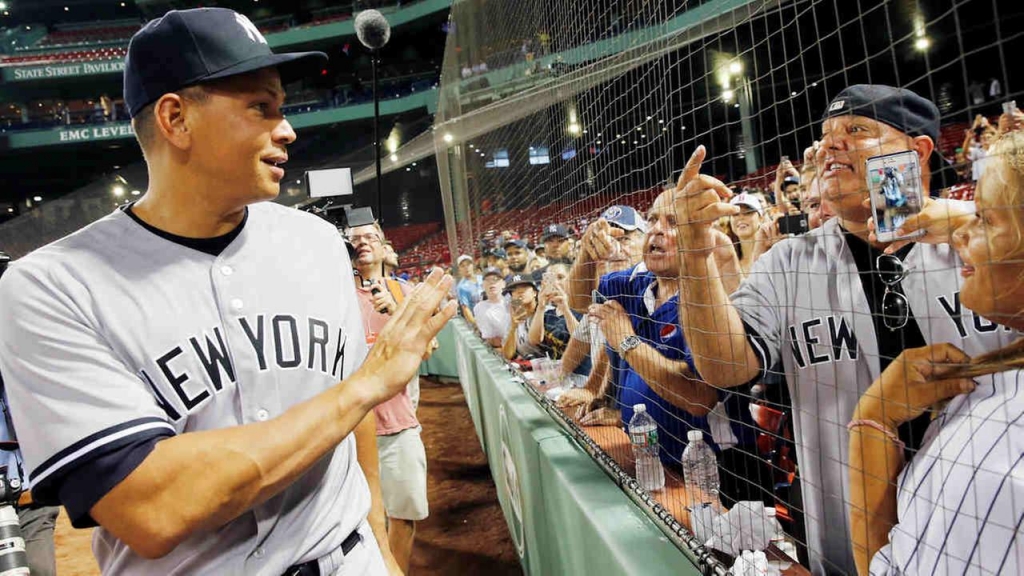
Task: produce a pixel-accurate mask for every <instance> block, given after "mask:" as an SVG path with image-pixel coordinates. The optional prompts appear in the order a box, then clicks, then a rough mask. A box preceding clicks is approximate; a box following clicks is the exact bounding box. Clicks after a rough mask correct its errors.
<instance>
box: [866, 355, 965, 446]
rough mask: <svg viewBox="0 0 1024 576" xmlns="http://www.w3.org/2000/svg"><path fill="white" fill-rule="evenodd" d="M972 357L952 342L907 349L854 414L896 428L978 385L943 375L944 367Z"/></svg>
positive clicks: (874, 384) (873, 386)
mask: <svg viewBox="0 0 1024 576" xmlns="http://www.w3.org/2000/svg"><path fill="white" fill-rule="evenodd" d="M969 361H970V357H968V356H967V354H964V353H963V351H961V350H960V349H959V348H957V347H956V346H953V345H952V344H933V345H931V346H925V347H923V348H913V349H910V350H904V351H903V352H901V353H900V355H899V356H897V357H896V359H895V360H893V361H892V363H891V364H889V367H888V368H886V369H885V371H884V372H882V375H881V376H879V378H878V380H875V382H874V383H873V384H872V385H871V387H870V388H868V390H867V392H865V393H864V395H863V396H861V399H860V401H859V402H858V403H857V409H856V410H855V412H854V418H864V419H868V420H874V421H875V422H878V423H880V424H883V425H886V426H889V427H891V428H892V429H893V430H895V429H896V427H898V426H899V425H900V424H903V423H904V422H910V421H911V420H913V419H914V418H917V417H918V416H920V415H921V414H923V413H924V411H925V410H927V409H928V408H929V407H932V406H935V405H937V404H939V403H940V402H942V401H943V400H947V399H949V398H952V397H954V396H957V395H959V394H966V393H968V392H971V391H972V390H974V388H975V386H976V385H975V383H974V381H973V380H970V379H968V378H950V379H944V380H940V379H936V378H941V374H942V372H941V371H940V368H945V367H947V366H950V365H954V364H966V363H967V362H969Z"/></svg>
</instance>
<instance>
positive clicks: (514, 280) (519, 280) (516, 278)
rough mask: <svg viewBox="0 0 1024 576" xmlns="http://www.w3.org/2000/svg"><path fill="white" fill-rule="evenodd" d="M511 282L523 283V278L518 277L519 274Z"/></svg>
mask: <svg viewBox="0 0 1024 576" xmlns="http://www.w3.org/2000/svg"><path fill="white" fill-rule="evenodd" d="M512 281H513V282H522V281H523V277H522V276H520V275H519V274H516V275H515V276H513V277H512Z"/></svg>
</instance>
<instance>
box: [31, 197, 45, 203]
mask: <svg viewBox="0 0 1024 576" xmlns="http://www.w3.org/2000/svg"><path fill="white" fill-rule="evenodd" d="M32 200H34V201H36V202H42V201H43V197H42V196H33V197H32Z"/></svg>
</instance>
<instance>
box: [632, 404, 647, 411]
mask: <svg viewBox="0 0 1024 576" xmlns="http://www.w3.org/2000/svg"><path fill="white" fill-rule="evenodd" d="M633 412H647V405H646V404H633Z"/></svg>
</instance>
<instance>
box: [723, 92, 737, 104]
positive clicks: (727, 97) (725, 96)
mask: <svg viewBox="0 0 1024 576" xmlns="http://www.w3.org/2000/svg"><path fill="white" fill-rule="evenodd" d="M735 95H736V93H735V92H733V91H732V90H729V89H725V90H723V91H722V102H725V103H729V102H732V99H733V97H734V96H735Z"/></svg>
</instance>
